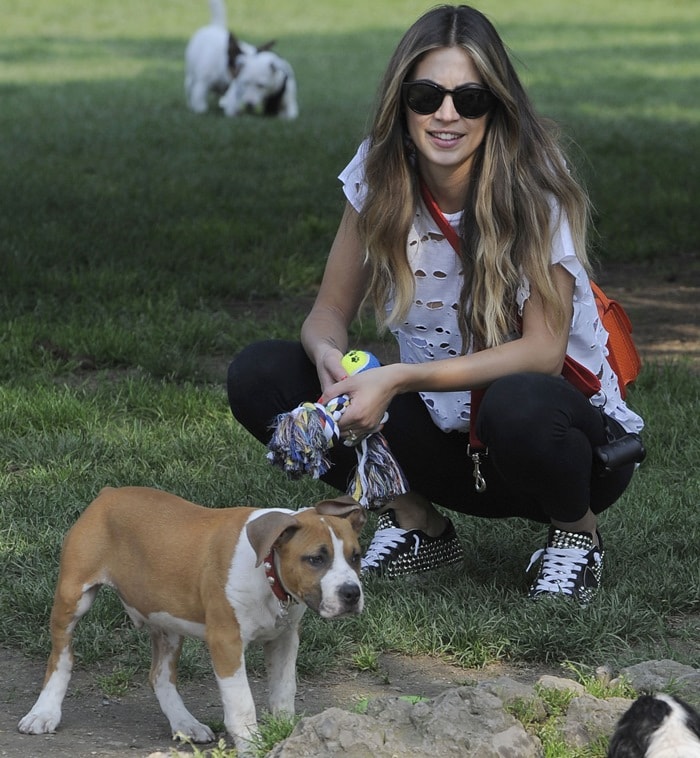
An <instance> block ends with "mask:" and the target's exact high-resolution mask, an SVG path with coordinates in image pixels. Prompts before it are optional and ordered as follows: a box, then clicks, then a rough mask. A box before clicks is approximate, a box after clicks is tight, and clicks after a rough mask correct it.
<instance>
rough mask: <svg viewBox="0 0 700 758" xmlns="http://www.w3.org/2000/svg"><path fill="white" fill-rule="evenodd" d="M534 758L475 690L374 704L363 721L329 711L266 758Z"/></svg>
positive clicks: (530, 745)
mask: <svg viewBox="0 0 700 758" xmlns="http://www.w3.org/2000/svg"><path fill="white" fill-rule="evenodd" d="M336 755H343V756H347V757H348V758H394V756H405V755H410V756H412V757H413V758H434V757H435V756H436V755H439V756H445V758H448V756H455V758H457V756H459V757H460V758H501V757H502V756H505V755H507V756H509V758H539V756H540V755H541V747H540V743H539V740H537V739H536V738H534V737H532V736H531V735H529V734H528V733H527V732H526V731H525V729H524V728H523V726H522V725H521V724H520V723H519V722H518V721H516V719H515V718H513V716H511V715H510V714H509V713H508V712H507V711H506V710H505V708H504V707H503V703H502V702H501V700H500V699H499V698H497V697H496V696H495V695H492V694H490V693H488V692H486V691H485V690H483V689H479V688H477V687H458V688H453V689H449V690H446V691H445V692H444V693H442V694H441V695H438V696H437V697H436V698H434V699H433V700H428V701H419V702H415V703H414V702H411V701H409V700H405V699H402V698H398V697H396V698H379V699H378V700H375V701H373V702H372V703H370V705H369V708H368V711H367V713H366V714H364V715H360V714H357V713H349V712H347V711H342V710H340V709H338V708H330V709H328V710H327V711H324V712H323V713H321V714H318V715H317V716H311V717H309V718H305V719H302V720H301V721H300V722H299V724H297V727H296V728H295V730H294V731H293V732H292V734H291V735H290V736H289V737H288V738H287V739H286V740H285V741H284V742H283V743H280V744H279V745H277V747H276V748H275V749H274V750H273V751H272V752H271V753H270V754H269V758H312V757H313V756H319V757H320V756H336Z"/></svg>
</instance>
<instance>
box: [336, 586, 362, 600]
mask: <svg viewBox="0 0 700 758" xmlns="http://www.w3.org/2000/svg"><path fill="white" fill-rule="evenodd" d="M338 594H339V595H340V597H341V599H342V600H343V601H344V602H345V603H347V605H355V604H356V603H357V601H358V600H359V599H360V586H359V585H358V584H353V583H352V582H345V584H343V585H342V586H341V587H340V590H338Z"/></svg>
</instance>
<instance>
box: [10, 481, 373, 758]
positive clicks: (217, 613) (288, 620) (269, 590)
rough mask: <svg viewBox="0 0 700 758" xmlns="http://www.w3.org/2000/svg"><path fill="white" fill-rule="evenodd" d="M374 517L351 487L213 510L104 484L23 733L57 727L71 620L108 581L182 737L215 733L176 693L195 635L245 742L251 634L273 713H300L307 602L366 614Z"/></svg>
mask: <svg viewBox="0 0 700 758" xmlns="http://www.w3.org/2000/svg"><path fill="white" fill-rule="evenodd" d="M365 519H366V516H365V512H364V510H363V509H362V508H361V507H360V506H359V505H357V504H356V503H355V502H354V501H351V500H350V499H349V498H341V499H339V500H326V501H322V502H320V503H317V504H316V505H315V506H314V507H312V508H305V509H301V510H299V511H292V510H288V509H282V508H269V509H266V508H250V507H238V508H206V507H203V506H200V505H195V504H194V503H190V502H187V501H186V500H183V499H182V498H179V497H177V496H176V495H172V494H169V493H166V492H162V491H160V490H156V489H150V488H146V487H123V488H119V489H112V488H109V487H108V488H105V489H103V490H102V491H101V492H100V493H99V495H98V496H97V497H96V498H95V500H94V501H93V502H92V503H91V504H90V505H89V506H88V507H87V508H86V509H85V511H84V513H83V514H82V515H81V517H80V518H79V519H78V520H77V521H76V523H75V524H74V525H73V527H72V528H71V529H70V531H69V532H68V534H67V535H66V538H65V540H64V543H63V550H62V552H61V563H60V570H59V576H58V582H57V585H56V593H55V597H54V604H53V609H52V611H51V654H50V657H49V661H48V664H47V668H46V676H45V678H44V685H43V688H42V690H41V693H40V695H39V697H38V699H37V701H36V703H35V704H34V706H33V708H32V709H31V710H30V711H29V713H28V714H27V715H26V716H24V718H22V719H21V720H20V722H19V725H18V728H19V731H20V732H24V733H27V734H44V733H47V732H53V731H55V730H56V728H57V727H58V724H59V722H60V720H61V708H62V703H63V698H64V696H65V694H66V689H67V687H68V682H69V680H70V676H71V671H72V667H73V653H72V650H71V640H72V635H73V630H74V628H75V626H76V624H77V622H78V621H79V619H80V618H81V616H83V615H84V614H85V613H86V612H87V611H88V610H89V609H90V607H91V605H92V603H93V601H94V599H95V596H96V595H97V592H98V590H99V588H100V587H101V586H102V585H108V586H111V587H113V588H114V590H115V591H116V592H117V594H118V595H119V598H120V599H121V601H122V603H123V605H124V608H125V609H126V611H127V613H128V614H129V616H130V617H131V619H132V621H133V622H134V624H135V625H136V626H137V627H140V626H142V625H145V626H147V627H148V629H149V631H150V635H151V643H152V654H153V655H152V664H151V672H150V682H151V686H152V687H153V690H154V692H155V695H156V697H157V699H158V702H159V704H160V707H161V709H162V711H163V713H164V714H165V715H166V717H167V719H168V721H169V722H170V728H171V730H172V734H173V736H176V735H183V736H184V737H186V738H188V739H190V740H192V741H193V742H211V741H212V740H214V734H213V732H212V731H211V729H210V728H209V727H208V726H206V725H205V724H201V723H200V722H199V721H197V719H196V718H195V717H194V716H193V715H192V714H191V713H190V712H189V711H188V710H187V708H186V707H185V704H184V703H183V701H182V698H181V697H180V694H179V692H178V690H177V662H178V658H179V655H180V650H181V648H182V643H183V640H184V637H186V636H191V637H196V638H199V639H203V640H205V641H206V644H207V647H208V649H209V652H210V655H211V659H212V664H213V668H214V673H215V675H216V680H217V683H218V686H219V690H220V695H221V701H222V705H223V711H224V723H225V725H226V729H227V731H228V732H229V734H230V735H231V737H232V738H233V739H234V742H235V745H236V747H237V748H238V749H239V750H241V751H244V752H245V751H246V750H248V749H249V748H250V739H251V737H252V736H253V735H254V733H255V730H256V724H257V720H256V710H255V704H254V702H253V697H252V694H251V691H250V687H249V684H248V678H247V674H246V669H245V658H244V654H245V649H246V647H247V645H248V644H249V643H251V642H261V643H262V645H263V649H264V655H265V665H266V669H267V678H268V683H269V692H270V695H269V707H270V710H271V712H272V713H287V714H290V715H291V714H293V713H294V698H295V695H296V658H297V650H298V647H299V622H300V621H301V617H302V615H303V614H304V611H305V610H306V608H307V607H308V608H311V609H312V610H314V611H315V612H317V613H318V614H319V615H320V616H322V617H324V618H335V617H339V616H344V615H346V614H355V613H360V612H361V611H362V608H363V605H364V595H363V592H362V586H361V584H360V580H359V569H360V555H361V553H360V546H359V543H358V540H357V536H358V534H359V532H360V530H361V529H362V526H363V525H364V522H365Z"/></svg>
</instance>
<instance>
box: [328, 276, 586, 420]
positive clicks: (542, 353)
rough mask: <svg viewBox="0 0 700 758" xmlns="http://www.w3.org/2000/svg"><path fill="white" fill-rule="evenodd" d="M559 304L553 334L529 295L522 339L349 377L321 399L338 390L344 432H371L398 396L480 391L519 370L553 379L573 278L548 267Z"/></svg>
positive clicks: (561, 358)
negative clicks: (343, 403) (346, 398)
mask: <svg viewBox="0 0 700 758" xmlns="http://www.w3.org/2000/svg"><path fill="white" fill-rule="evenodd" d="M552 275H553V277H554V281H555V285H556V288H557V290H558V291H559V293H560V297H561V298H562V302H564V303H567V304H568V308H567V311H568V316H567V320H566V326H565V327H564V328H563V329H561V330H559V331H557V332H555V333H553V332H552V330H551V328H550V327H549V325H548V324H547V322H546V319H545V313H544V309H543V306H542V302H541V300H540V299H539V297H537V295H536V294H535V293H533V294H531V296H530V298H529V299H528V300H527V301H526V303H525V307H524V309H523V333H522V337H521V338H520V339H517V340H513V341H512V342H507V343H504V344H503V345H499V346H497V347H493V348H489V349H487V350H481V351H479V352H476V353H471V354H470V355H463V356H458V357H455V358H447V359H444V360H438V361H427V362H425V363H417V364H408V363H394V364H391V365H388V366H382V367H380V368H376V369H372V370H371V371H367V372H365V373H361V374H357V375H355V376H352V377H349V378H348V379H347V380H345V381H344V382H343V384H342V387H341V386H339V385H333V386H331V387H326V388H325V392H324V396H323V399H324V400H325V401H327V400H330V399H331V398H332V397H335V396H336V395H338V394H340V393H341V392H343V393H346V394H349V395H350V397H351V399H352V403H351V405H350V407H349V408H348V409H347V411H346V412H345V413H344V414H343V424H342V426H343V428H350V427H352V429H353V430H354V431H356V432H358V433H367V432H369V431H371V430H372V429H373V428H375V427H376V425H377V424H378V422H379V419H381V418H382V416H383V414H384V411H385V410H386V409H387V407H388V405H389V403H390V402H391V400H392V398H393V397H394V396H395V395H398V394H401V393H403V392H420V391H426V392H427V391H432V392H454V391H460V390H467V389H474V388H477V387H484V386H486V385H488V384H490V383H491V382H493V381H494V380H496V379H499V378H500V377H502V376H507V375H509V374H515V373H520V372H523V371H534V372H539V373H544V374H552V375H555V376H556V375H558V374H560V373H561V369H562V366H563V363H564V358H565V356H566V346H567V343H568V337H569V328H568V325H569V324H570V322H571V317H572V314H573V291H574V279H573V277H572V276H571V274H569V273H568V272H567V271H566V270H565V269H564V268H562V267H561V266H559V265H557V266H554V267H553V269H552Z"/></svg>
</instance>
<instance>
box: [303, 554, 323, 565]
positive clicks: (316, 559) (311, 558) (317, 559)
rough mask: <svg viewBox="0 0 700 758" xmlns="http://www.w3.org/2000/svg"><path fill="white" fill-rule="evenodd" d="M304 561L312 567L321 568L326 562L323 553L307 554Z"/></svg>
mask: <svg viewBox="0 0 700 758" xmlns="http://www.w3.org/2000/svg"><path fill="white" fill-rule="evenodd" d="M306 561H307V562H308V563H309V564H310V565H311V566H313V567H314V568H321V566H323V564H324V563H325V562H326V556H325V555H307V556H306Z"/></svg>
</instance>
